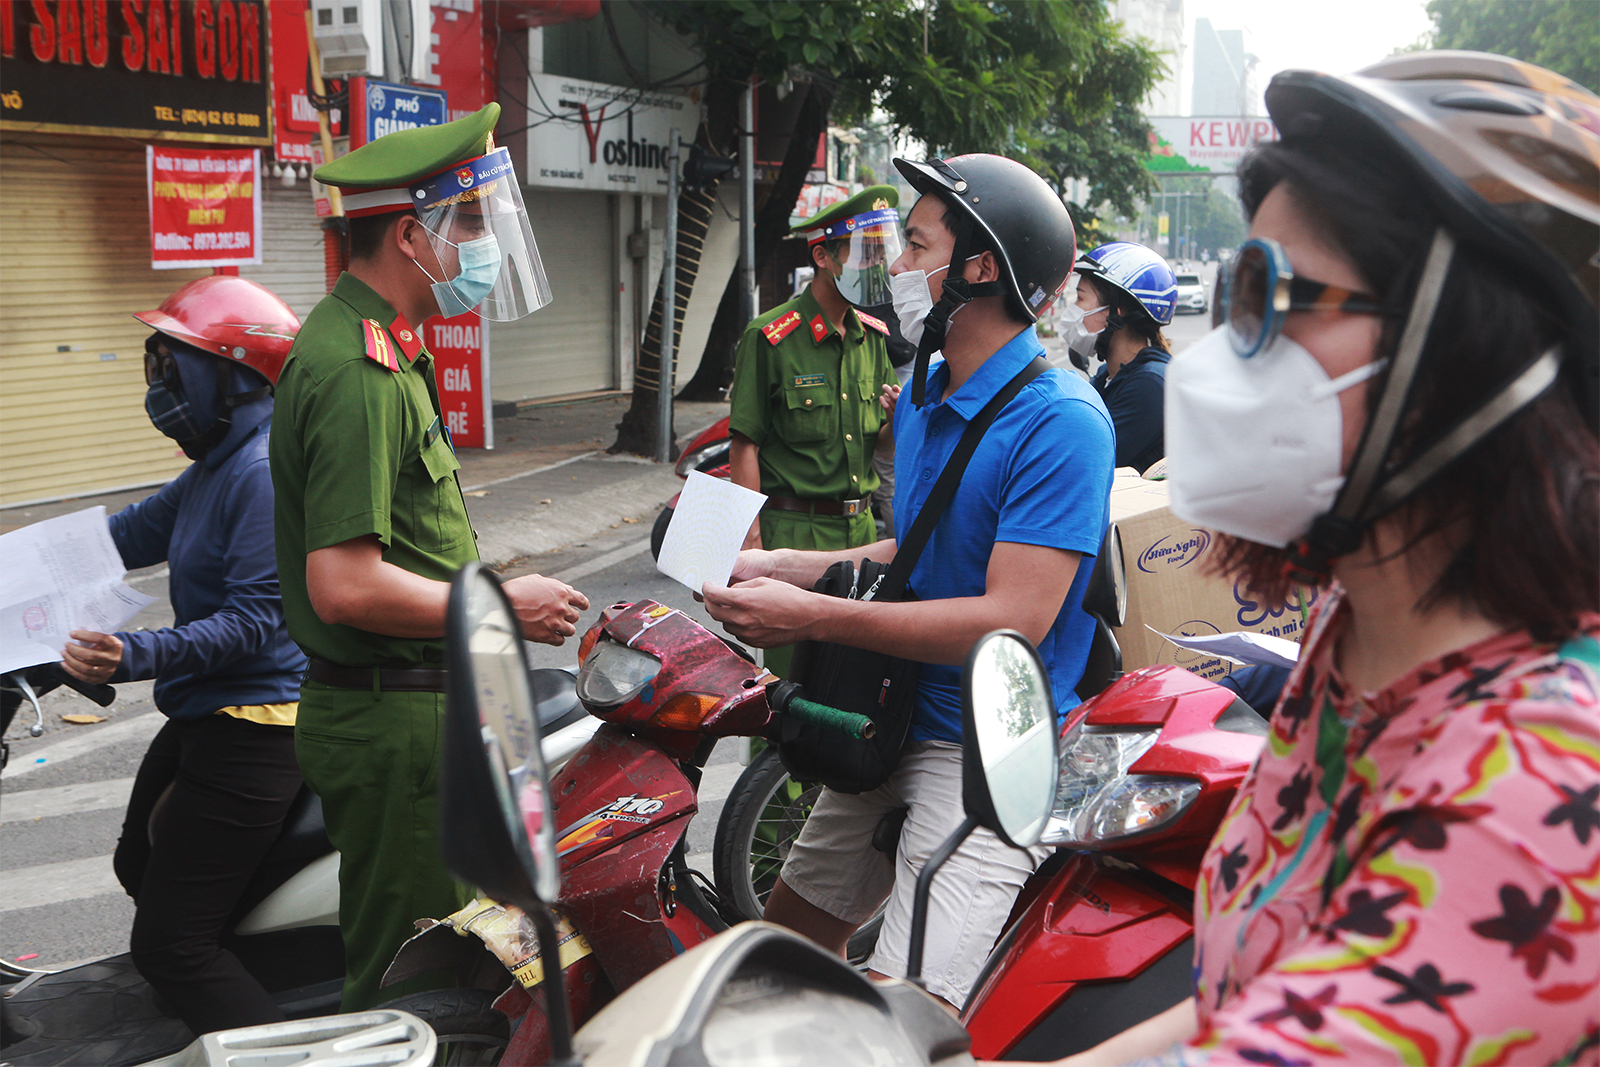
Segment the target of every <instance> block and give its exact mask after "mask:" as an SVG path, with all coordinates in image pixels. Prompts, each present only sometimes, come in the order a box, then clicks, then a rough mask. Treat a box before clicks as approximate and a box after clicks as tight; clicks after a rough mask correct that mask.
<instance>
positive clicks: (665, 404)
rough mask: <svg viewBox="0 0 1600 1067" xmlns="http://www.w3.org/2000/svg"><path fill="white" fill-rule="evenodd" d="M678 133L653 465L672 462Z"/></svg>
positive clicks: (672, 156) (670, 169)
mask: <svg viewBox="0 0 1600 1067" xmlns="http://www.w3.org/2000/svg"><path fill="white" fill-rule="evenodd" d="M678 172H679V166H678V131H677V129H676V128H674V129H673V131H672V140H671V142H670V147H669V148H668V150H667V249H666V252H667V254H666V260H665V262H664V263H663V264H662V266H661V366H660V368H659V369H658V370H657V373H656V462H657V463H671V462H672V388H673V381H672V379H673V374H672V370H673V363H674V362H675V359H676V356H677V353H676V351H675V349H676V344H675V342H676V341H677V336H676V335H677V327H678V177H679V173H678Z"/></svg>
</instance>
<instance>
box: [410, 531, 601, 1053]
mask: <svg viewBox="0 0 1600 1067" xmlns="http://www.w3.org/2000/svg"><path fill="white" fill-rule="evenodd" d="M445 657H446V664H447V666H448V668H449V670H448V673H447V681H446V686H447V688H446V692H445V722H444V748H443V758H442V760H441V761H440V767H439V778H440V780H439V822H440V828H441V829H440V834H439V843H440V851H441V853H442V854H443V857H444V863H445V866H446V867H447V868H448V869H449V870H450V872H451V873H452V874H454V875H455V876H456V877H457V878H459V879H460V880H461V881H463V882H466V883H468V884H470V885H475V886H477V887H479V888H480V889H481V890H482V891H483V892H484V893H487V894H488V895H489V896H491V897H493V898H495V899H496V900H500V901H504V902H506V903H509V904H514V905H516V906H517V907H518V908H521V909H522V911H523V912H524V913H525V914H526V915H527V916H528V917H529V918H530V919H531V920H532V921H533V925H534V929H535V930H537V931H538V935H539V955H540V958H541V959H543V960H544V961H545V967H544V994H545V1011H546V1015H547V1017H548V1020H549V1025H550V1056H551V1063H552V1064H553V1065H555V1067H578V1061H577V1060H576V1059H575V1058H574V1057H573V1052H572V1016H571V1012H570V1008H569V1005H568V1004H567V995H566V988H565V977H566V976H565V974H564V973H563V971H562V968H561V962H560V961H561V953H560V943H559V940H558V938H557V933H556V924H555V920H554V919H553V918H552V916H551V914H550V909H549V908H548V907H547V906H546V902H547V901H551V900H555V899H556V898H557V896H558V895H559V894H560V891H561V871H560V865H559V861H558V860H557V858H556V844H555V827H554V825H553V822H552V813H553V812H554V810H555V806H554V805H553V804H552V803H551V800H550V786H549V774H548V771H547V770H546V768H545V765H544V755H543V752H542V750H541V748H540V739H539V722H538V718H537V717H536V716H535V715H534V711H533V695H532V693H531V692H530V690H529V687H528V662H527V652H526V649H525V648H524V646H523V642H522V634H521V630H520V628H519V627H518V625H517V621H516V613H515V612H514V611H513V610H512V608H511V602H510V600H509V599H508V598H507V597H506V594H505V591H504V590H503V589H502V588H501V587H500V581H499V579H498V578H496V577H495V575H494V572H492V571H490V570H489V569H488V568H486V567H484V566H482V565H481V564H479V563H469V564H467V565H466V566H465V567H463V568H462V569H461V571H460V572H459V573H458V574H457V575H456V577H455V580H454V581H452V582H451V583H450V601H449V607H448V613H447V615H446V621H445Z"/></svg>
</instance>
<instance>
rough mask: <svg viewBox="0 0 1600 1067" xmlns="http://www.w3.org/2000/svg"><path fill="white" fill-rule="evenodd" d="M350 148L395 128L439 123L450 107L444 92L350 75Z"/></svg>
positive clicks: (436, 124)
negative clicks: (447, 104)
mask: <svg viewBox="0 0 1600 1067" xmlns="http://www.w3.org/2000/svg"><path fill="white" fill-rule="evenodd" d="M350 111H351V122H350V150H351V151H352V152H353V151H355V150H356V149H357V148H360V147H361V146H362V145H364V144H366V143H368V142H369V141H376V140H377V139H378V138H380V137H382V136H384V135H385V134H390V133H395V132H396V131H399V130H414V129H416V128H417V127H419V126H442V125H444V123H446V122H448V121H449V118H448V116H449V114H450V109H449V108H448V107H447V106H446V105H445V96H444V93H442V92H440V91H439V90H437V89H422V88H419V87H417V86H415V85H395V84H393V83H392V82H381V81H375V80H374V79H372V78H351V79H350Z"/></svg>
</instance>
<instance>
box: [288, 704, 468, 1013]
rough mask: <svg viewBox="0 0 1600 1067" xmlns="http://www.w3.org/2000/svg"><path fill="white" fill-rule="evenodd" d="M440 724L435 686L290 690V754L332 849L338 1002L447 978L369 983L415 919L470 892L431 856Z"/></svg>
mask: <svg viewBox="0 0 1600 1067" xmlns="http://www.w3.org/2000/svg"><path fill="white" fill-rule="evenodd" d="M443 722H444V694H442V693H406V692H385V693H379V692H376V691H370V690H360V689H336V688H334V687H332V686H325V685H320V684H318V683H316V682H310V681H308V682H306V683H305V684H304V686H303V687H302V688H301V690H300V709H299V713H298V716H297V719H296V724H295V755H296V757H298V759H299V761H300V772H301V774H302V775H303V776H304V777H305V780H306V784H307V785H309V786H310V787H311V789H312V791H313V792H315V793H316V794H317V795H318V796H319V797H321V798H322V812H323V818H324V820H325V821H326V823H327V826H328V839H329V840H330V841H332V842H333V847H334V848H336V849H338V850H339V929H340V931H341V932H342V933H343V935H344V955H345V981H344V1001H343V1004H342V1008H343V1010H344V1011H362V1010H365V1009H367V1008H371V1007H374V1006H375V1005H378V1004H381V1003H384V1002H385V1001H389V1000H393V999H394V998H395V997H400V996H405V995H407V994H409V993H416V992H420V991H422V990H426V989H434V988H438V987H440V986H443V985H448V984H450V979H449V978H448V977H447V976H444V975H442V974H441V975H440V976H437V977H435V976H432V975H422V976H420V977H418V978H414V979H412V980H410V981H407V982H401V983H399V984H397V985H392V986H389V987H387V988H381V989H380V988H379V983H380V982H381V981H382V980H383V974H384V972H385V971H386V970H388V969H389V964H390V962H391V961H392V960H393V959H394V954H395V953H396V952H397V951H399V949H400V946H401V945H402V944H404V943H405V942H406V940H407V939H408V938H410V937H411V936H412V935H414V934H415V933H416V932H417V931H416V927H415V926H414V925H413V923H414V922H415V921H416V920H417V919H421V918H433V919H442V918H444V917H445V916H446V915H449V914H450V913H451V912H453V911H455V910H457V909H458V908H460V907H462V906H463V905H465V904H466V903H467V902H468V901H469V900H471V899H472V897H471V894H470V893H469V892H468V891H467V890H466V888H465V887H464V886H461V885H460V884H459V883H457V882H456V881H455V879H453V878H451V877H450V875H449V873H448V872H446V871H445V868H444V864H443V862H442V861H441V860H440V859H439V805H438V786H439V753H440V744H441V739H442V737H443V730H442V726H443Z"/></svg>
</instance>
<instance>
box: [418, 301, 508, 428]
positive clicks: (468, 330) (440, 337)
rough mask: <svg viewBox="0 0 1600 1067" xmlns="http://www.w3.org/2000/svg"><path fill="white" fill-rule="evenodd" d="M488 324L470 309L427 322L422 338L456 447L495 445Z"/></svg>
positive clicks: (445, 420)
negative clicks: (432, 366) (431, 363)
mask: <svg viewBox="0 0 1600 1067" xmlns="http://www.w3.org/2000/svg"><path fill="white" fill-rule="evenodd" d="M488 327H489V324H488V322H486V321H485V320H483V319H481V318H479V317H478V315H477V314H476V313H474V312H471V311H469V312H467V313H466V314H465V315H457V316H456V317H455V318H453V319H434V320H431V321H430V322H429V323H428V325H427V329H426V333H425V340H426V342H427V347H428V351H429V352H431V353H432V354H433V360H434V374H435V375H436V376H437V379H438V382H439V408H440V410H441V412H442V413H443V416H444V423H445V425H446V426H448V427H449V428H450V442H451V444H453V445H454V446H455V447H456V448H493V447H494V423H493V421H492V420H491V419H490V417H489V416H490V410H491V409H490V401H489V337H488Z"/></svg>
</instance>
